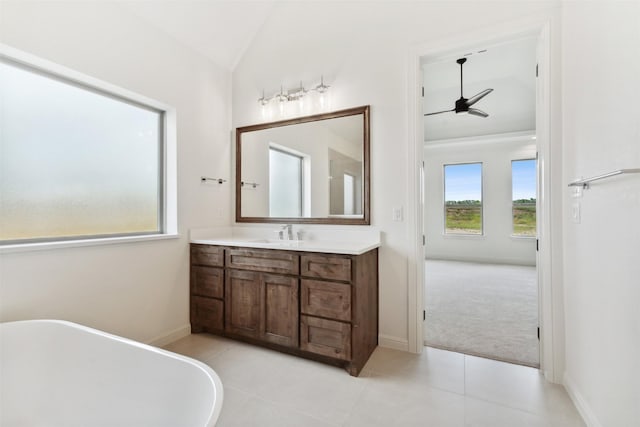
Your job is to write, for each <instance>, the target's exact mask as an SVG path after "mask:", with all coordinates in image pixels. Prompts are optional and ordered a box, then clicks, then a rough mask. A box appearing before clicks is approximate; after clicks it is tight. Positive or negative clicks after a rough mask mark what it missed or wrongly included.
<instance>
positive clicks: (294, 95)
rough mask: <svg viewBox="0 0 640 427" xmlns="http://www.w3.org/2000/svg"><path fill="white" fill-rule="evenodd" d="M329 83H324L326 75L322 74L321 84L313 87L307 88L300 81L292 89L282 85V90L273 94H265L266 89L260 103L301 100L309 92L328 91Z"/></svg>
mask: <svg viewBox="0 0 640 427" xmlns="http://www.w3.org/2000/svg"><path fill="white" fill-rule="evenodd" d="M329 87H330V86H329V85H327V84H325V83H324V76H320V84H318V85H317V86H315V87H313V88H311V89H305V88H304V86H303V85H302V82H300V86H299V87H297V88H294V89H290V90H287V91H285V90H284V88H283V87H282V86H280V92H278V93H276V94H274V95H272V96H269V97H267V96H265V92H264V90H263V91H262V96H261V97H260V98H258V103H259V104H260V105H262V106H265V105H268V104H269V103H270V102H271V101H276V102H289V101H299V100H300V99H302V98H304V97H305V96H307V95H308V94H309V92H317V93H320V94H323V93H326V92H327V91H328V90H329Z"/></svg>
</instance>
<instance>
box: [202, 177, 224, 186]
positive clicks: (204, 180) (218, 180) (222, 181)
mask: <svg viewBox="0 0 640 427" xmlns="http://www.w3.org/2000/svg"><path fill="white" fill-rule="evenodd" d="M207 181H216V182H217V183H218V184H222V183H225V182H227V180H226V179H222V178H209V177H208V176H201V177H200V182H207Z"/></svg>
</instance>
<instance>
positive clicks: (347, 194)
mask: <svg viewBox="0 0 640 427" xmlns="http://www.w3.org/2000/svg"><path fill="white" fill-rule="evenodd" d="M355 200H356V177H355V176H353V175H350V174H348V173H345V174H344V214H345V215H353V214H354V213H355V207H354V205H355Z"/></svg>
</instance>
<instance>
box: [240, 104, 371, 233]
mask: <svg viewBox="0 0 640 427" xmlns="http://www.w3.org/2000/svg"><path fill="white" fill-rule="evenodd" d="M369 108H370V107H369V106H368V105H365V106H362V107H354V108H349V109H346V110H339V111H332V112H329V113H322V114H314V115H311V116H304V117H297V118H294V119H288V120H279V121H276V122H270V123H263V124H258V125H251V126H242V127H238V128H236V183H235V184H236V222H238V223H247V222H250V223H279V224H283V223H284V224H334V225H370V224H371V219H370V176H371V174H370V163H371V159H370V152H369V151H370V144H369ZM360 114H362V116H363V120H362V124H363V141H362V145H363V147H362V149H363V151H364V152H363V171H362V173H363V189H362V199H363V200H362V214H363V216H362V218H345V217H331V216H327V217H316V218H295V217H280V218H278V217H243V216H242V214H241V213H242V200H241V199H242V194H241V190H242V185H241V182H242V166H241V165H242V147H241V145H242V135H243V134H244V133H246V132H253V131H257V130H263V129H271V128H275V127H281V126H291V125H296V124H301V123H308V122H317V121H321V120H328V119H335V118H339V117H347V116H356V115H360Z"/></svg>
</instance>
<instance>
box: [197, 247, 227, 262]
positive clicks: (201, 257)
mask: <svg viewBox="0 0 640 427" xmlns="http://www.w3.org/2000/svg"><path fill="white" fill-rule="evenodd" d="M191 264H195V265H210V266H212V267H222V266H223V265H224V249H223V248H221V247H219V246H208V245H191Z"/></svg>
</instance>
